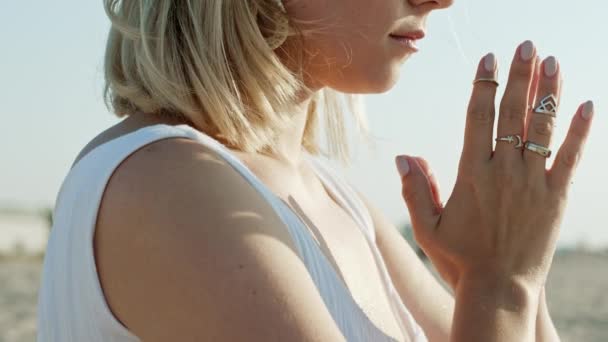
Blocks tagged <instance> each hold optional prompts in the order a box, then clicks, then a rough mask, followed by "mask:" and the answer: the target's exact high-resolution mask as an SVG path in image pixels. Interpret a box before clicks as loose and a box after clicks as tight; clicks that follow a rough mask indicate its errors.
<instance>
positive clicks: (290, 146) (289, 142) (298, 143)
mask: <svg viewBox="0 0 608 342" xmlns="http://www.w3.org/2000/svg"><path fill="white" fill-rule="evenodd" d="M311 100H312V96H305V97H304V96H303V97H301V99H300V101H298V102H297V103H296V104H295V105H294V106H293V107H291V109H290V113H289V115H290V117H291V118H292V120H291V121H290V124H289V125H288V126H287V127H285V128H284V129H283V130H282V131H280V132H279V133H278V134H277V137H276V150H275V151H274V152H273V153H272V154H271V155H270V157H272V158H274V159H277V160H279V161H281V162H284V163H287V164H290V165H299V164H300V160H301V157H302V152H303V148H302V145H303V144H302V143H303V140H304V130H305V128H306V122H307V121H308V106H309V105H310V102H311Z"/></svg>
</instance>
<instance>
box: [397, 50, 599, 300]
mask: <svg viewBox="0 0 608 342" xmlns="http://www.w3.org/2000/svg"><path fill="white" fill-rule="evenodd" d="M477 78H493V79H495V78H496V62H495V58H494V56H493V55H492V54H489V55H487V56H485V57H484V58H483V59H482V60H481V62H480V64H479V66H478V70H477V76H476V79H477ZM560 92H561V75H560V71H559V64H558V63H557V61H556V59H555V58H554V57H549V58H547V59H545V60H544V61H543V62H542V64H541V63H540V60H539V59H538V58H537V57H536V50H535V48H534V46H533V45H532V43H531V42H524V43H523V44H521V45H520V46H519V47H518V49H517V51H516V54H515V58H514V60H513V63H512V66H511V70H510V75H509V81H508V84H507V87H506V90H505V94H504V96H503V98H502V101H501V103H500V114H499V118H498V136H499V137H503V136H507V135H515V134H518V135H520V136H521V137H522V138H523V139H525V140H529V141H532V142H534V143H536V144H539V145H542V146H550V143H551V136H552V131H553V127H554V120H555V118H553V117H551V116H548V115H542V114H538V113H534V112H533V109H534V108H536V107H537V106H538V105H539V104H540V102H541V100H542V99H543V98H544V97H545V96H547V95H549V94H554V95H555V96H556V98H557V102H558V103H559V98H560V96H561V94H560ZM495 95H496V85H494V84H492V83H491V82H478V83H476V84H475V85H474V87H473V93H472V96H471V100H470V103H469V107H468V112H467V122H466V130H465V137H464V148H463V151H462V155H461V159H460V164H459V169H458V177H457V180H456V184H455V187H454V190H453V192H452V194H451V196H450V198H449V200H448V201H447V203H446V205H445V207H442V205H441V200H440V198H439V195H438V193H439V192H438V187H437V183H436V181H435V179H434V177H433V176H432V173H431V172H430V168H429V167H428V165H427V163H426V162H425V161H424V160H422V159H421V158H414V157H406V156H400V157H397V165H398V167H399V170H400V173H401V174H402V183H403V197H404V199H405V202H406V204H407V207H408V210H409V212H410V216H411V220H412V226H413V229H414V236H415V238H416V240H417V242H418V243H419V245H420V247H421V248H422V249H423V250H424V252H425V253H426V254H427V255H428V256H429V258H430V259H431V261H432V262H433V264H434V265H435V266H436V267H437V269H438V271H439V272H440V274H441V275H442V277H443V278H444V279H445V280H446V281H447V282H448V283H449V284H450V285H451V286H452V287H453V288H454V287H456V286H457V284H458V282H459V280H460V279H462V277H479V275H482V274H486V275H488V276H489V277H494V278H505V279H509V280H513V279H517V280H519V281H523V282H524V283H525V284H526V286H529V287H530V288H532V289H535V290H538V291H540V289H541V288H542V286H543V284H544V282H545V280H546V277H547V273H548V270H549V266H550V264H551V261H552V258H553V254H554V251H555V244H556V240H557V236H558V231H559V226H560V224H561V220H562V217H563V212H564V209H565V206H566V202H567V194H568V188H569V184H570V179H571V178H572V176H573V173H574V171H575V169H576V166H577V164H578V162H579V160H580V158H581V155H582V152H583V147H584V144H585V141H586V139H587V136H588V133H589V129H590V125H591V121H592V115H593V103H592V102H587V103H585V104H583V105H581V106H580V107H579V109H578V111H577V113H576V114H575V115H574V117H573V118H572V123H571V125H570V128H569V131H568V135H567V137H566V139H565V141H564V142H563V143H562V145H561V147H560V149H559V151H558V153H557V155H556V158H555V162H554V163H553V165H552V166H551V169H549V170H547V169H546V165H545V164H546V158H545V157H543V156H541V155H539V154H536V153H535V152H532V151H530V150H528V149H516V148H514V146H515V145H514V144H511V143H507V142H497V143H496V149H495V150H493V127H494V116H495V108H494V102H495ZM529 105H533V106H532V107H529Z"/></svg>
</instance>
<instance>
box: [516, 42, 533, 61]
mask: <svg viewBox="0 0 608 342" xmlns="http://www.w3.org/2000/svg"><path fill="white" fill-rule="evenodd" d="M519 55H520V56H521V59H523V60H524V62H527V61H529V60H531V59H532V57H533V56H534V44H533V43H532V42H531V41H529V40H526V41H525V42H523V43H522V44H521V45H520V47H519Z"/></svg>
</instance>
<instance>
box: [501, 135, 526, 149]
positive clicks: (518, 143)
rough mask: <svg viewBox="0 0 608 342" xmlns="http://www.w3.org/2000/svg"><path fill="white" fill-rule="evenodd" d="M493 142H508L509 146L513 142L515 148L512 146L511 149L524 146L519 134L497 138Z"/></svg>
mask: <svg viewBox="0 0 608 342" xmlns="http://www.w3.org/2000/svg"><path fill="white" fill-rule="evenodd" d="M494 140H496V142H501V141H504V142H508V143H509V144H511V143H513V142H514V143H515V146H513V147H515V148H521V147H522V146H524V144H523V140H522V138H521V136H520V135H519V134H513V135H507V136H504V137H498V138H496V139H494Z"/></svg>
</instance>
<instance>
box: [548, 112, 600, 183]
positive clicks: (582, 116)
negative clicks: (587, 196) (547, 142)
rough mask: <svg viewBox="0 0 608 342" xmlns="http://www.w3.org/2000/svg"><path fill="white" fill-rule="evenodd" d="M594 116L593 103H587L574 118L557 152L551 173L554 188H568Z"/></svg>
mask: <svg viewBox="0 0 608 342" xmlns="http://www.w3.org/2000/svg"><path fill="white" fill-rule="evenodd" d="M593 115H594V108H593V102H591V101H587V102H585V103H584V104H582V105H581V106H580V107H579V109H578V111H577V113H576V115H575V116H574V117H573V118H572V123H571V124H570V129H569V130H568V135H567V136H566V139H565V140H564V142H563V143H562V146H561V147H560V149H559V151H558V152H557V156H556V157H555V161H554V162H553V165H552V167H551V170H550V171H549V183H550V184H551V185H552V186H554V187H556V188H558V189H564V190H566V189H567V188H568V184H569V182H570V180H571V179H572V177H573V175H574V171H575V170H576V167H577V166H578V163H579V161H580V159H581V156H582V154H583V148H584V145H585V142H586V140H587V137H588V135H589V129H590V128H591V122H592V119H593Z"/></svg>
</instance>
